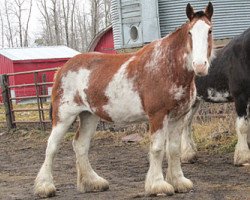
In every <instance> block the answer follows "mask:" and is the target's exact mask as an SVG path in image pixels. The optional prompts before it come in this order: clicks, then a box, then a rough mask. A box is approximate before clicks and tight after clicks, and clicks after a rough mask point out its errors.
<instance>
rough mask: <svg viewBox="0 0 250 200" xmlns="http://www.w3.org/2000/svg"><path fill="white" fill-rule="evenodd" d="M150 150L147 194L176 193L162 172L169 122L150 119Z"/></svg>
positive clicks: (146, 184)
mask: <svg viewBox="0 0 250 200" xmlns="http://www.w3.org/2000/svg"><path fill="white" fill-rule="evenodd" d="M150 126H151V135H150V150H149V162H150V166H149V170H148V173H147V176H146V182H145V191H146V194H147V195H157V194H168V195H172V194H174V188H173V186H172V185H170V184H169V183H167V182H166V181H165V180H164V177H163V173H162V160H163V157H164V153H165V142H166V126H167V124H166V123H164V122H162V123H159V121H158V120H154V119H152V120H150Z"/></svg>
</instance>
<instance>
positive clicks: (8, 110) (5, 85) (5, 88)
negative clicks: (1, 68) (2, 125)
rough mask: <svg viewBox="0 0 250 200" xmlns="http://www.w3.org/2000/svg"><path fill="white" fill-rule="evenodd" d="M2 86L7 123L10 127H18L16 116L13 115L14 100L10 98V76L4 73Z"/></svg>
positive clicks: (0, 78)
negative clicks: (15, 120)
mask: <svg viewBox="0 0 250 200" xmlns="http://www.w3.org/2000/svg"><path fill="white" fill-rule="evenodd" d="M0 81H1V88H2V97H3V103H4V109H5V116H6V123H7V127H8V129H12V128H16V124H15V123H14V122H13V119H14V117H13V116H12V115H13V113H12V102H11V100H10V97H11V95H10V90H9V87H8V86H9V81H8V76H7V75H6V74H3V75H1V76H0Z"/></svg>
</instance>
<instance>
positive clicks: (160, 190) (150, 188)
mask: <svg viewBox="0 0 250 200" xmlns="http://www.w3.org/2000/svg"><path fill="white" fill-rule="evenodd" d="M145 192H146V195H147V196H158V195H163V194H166V195H173V194H174V188H173V186H172V185H170V184H169V183H167V182H166V181H164V180H161V181H157V182H155V183H152V184H150V185H149V184H146V185H145Z"/></svg>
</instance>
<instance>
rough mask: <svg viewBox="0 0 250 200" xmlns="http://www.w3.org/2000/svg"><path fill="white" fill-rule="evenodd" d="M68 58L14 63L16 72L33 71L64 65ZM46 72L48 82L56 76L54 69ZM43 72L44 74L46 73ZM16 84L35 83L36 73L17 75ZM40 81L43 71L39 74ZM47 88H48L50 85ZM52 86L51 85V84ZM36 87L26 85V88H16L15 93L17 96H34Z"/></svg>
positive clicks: (40, 80)
mask: <svg viewBox="0 0 250 200" xmlns="http://www.w3.org/2000/svg"><path fill="white" fill-rule="evenodd" d="M67 60H68V59H63V60H62V59H55V60H54V61H53V60H47V61H46V60H43V61H42V60H40V61H22V62H16V63H14V72H24V71H33V70H42V69H49V68H55V67H60V66H62V65H63V64H64V63H65V62H66V61H67ZM44 73H45V74H46V78H47V82H52V81H53V78H54V73H55V72H54V71H51V72H44ZM44 73H43V74H44ZM14 78H15V84H16V85H18V84H28V83H34V75H33V74H25V75H16V76H14ZM38 81H39V82H42V73H39V74H38ZM46 87H47V90H48V86H46ZM49 87H51V86H49ZM35 94H36V92H35V87H25V88H16V89H15V95H16V96H33V95H35Z"/></svg>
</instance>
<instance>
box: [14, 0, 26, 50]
mask: <svg viewBox="0 0 250 200" xmlns="http://www.w3.org/2000/svg"><path fill="white" fill-rule="evenodd" d="M14 2H15V6H13V7H12V8H13V9H12V10H13V13H14V15H15V16H16V17H17V20H18V28H19V30H18V32H19V43H20V46H21V47H22V46H23V34H22V33H23V30H22V13H23V4H24V2H25V0H14Z"/></svg>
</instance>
